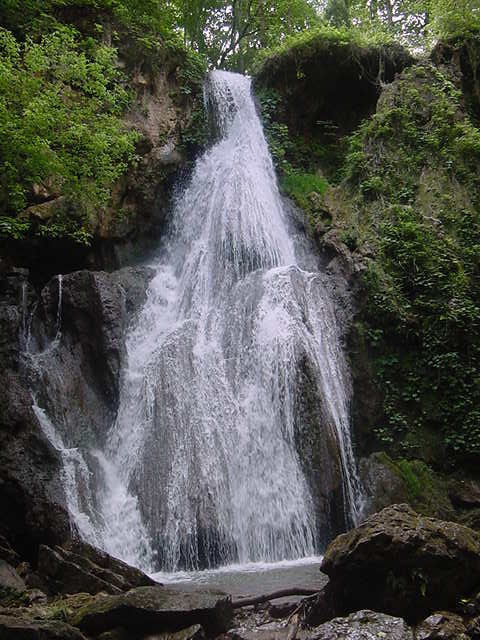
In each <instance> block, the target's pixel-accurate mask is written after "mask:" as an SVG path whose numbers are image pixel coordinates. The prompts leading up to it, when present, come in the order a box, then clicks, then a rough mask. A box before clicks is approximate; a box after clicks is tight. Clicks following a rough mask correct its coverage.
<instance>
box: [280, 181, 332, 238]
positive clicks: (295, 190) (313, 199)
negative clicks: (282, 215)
mask: <svg viewBox="0 0 480 640" xmlns="http://www.w3.org/2000/svg"><path fill="white" fill-rule="evenodd" d="M280 186H281V188H282V190H283V191H284V192H285V193H286V194H287V195H288V196H290V198H292V200H294V201H295V203H296V204H297V205H298V206H299V207H300V208H301V209H303V210H304V211H305V213H306V214H307V215H308V216H309V218H310V221H311V223H312V224H313V225H314V224H315V223H316V213H317V209H318V208H319V207H318V203H317V200H318V196H321V195H323V194H324V193H325V191H326V190H327V188H328V182H327V180H325V178H323V177H322V176H318V175H316V174H313V173H299V172H296V171H292V172H290V173H288V174H287V175H285V176H284V177H283V178H282V180H281V182H280Z"/></svg>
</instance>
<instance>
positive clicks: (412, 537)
mask: <svg viewBox="0 0 480 640" xmlns="http://www.w3.org/2000/svg"><path fill="white" fill-rule="evenodd" d="M321 570H322V572H324V573H326V574H327V575H328V576H329V577H330V582H329V583H328V584H327V586H326V587H325V589H324V592H323V594H322V595H321V596H320V597H319V599H318V601H317V604H316V605H315V606H314V607H313V609H312V613H311V616H310V620H309V622H310V624H312V623H317V624H318V623H319V622H322V621H324V620H328V619H329V618H331V617H333V615H345V614H346V613H349V612H351V611H356V610H359V609H366V608H370V609H374V610H377V611H382V612H385V613H388V614H390V615H395V616H401V617H404V618H405V619H407V620H409V621H420V620H422V619H423V618H425V617H426V616H427V615H429V614H430V613H432V612H433V611H438V610H441V609H445V610H448V609H449V608H452V607H455V606H456V605H457V603H458V602H459V601H460V598H461V597H462V596H464V595H468V594H469V593H471V592H473V591H474V590H475V589H478V587H479V586H480V534H478V533H477V532H475V531H473V530H471V529H468V528H467V527H464V526H462V525H459V524H456V523H453V522H446V521H443V520H437V519H434V518H428V517H425V516H421V515H419V514H418V513H416V512H415V511H413V509H412V508H411V507H409V506H408V505H406V504H404V505H393V506H391V507H387V508H386V509H383V510H382V511H381V512H380V513H377V514H375V515H373V516H371V517H370V518H368V519H367V520H366V521H365V522H363V523H362V524H361V525H360V526H359V527H357V528H356V529H354V530H353V531H350V532H349V533H346V534H343V535H340V536H338V537H337V538H336V539H335V540H334V541H333V542H332V543H331V544H330V546H329V547H328V549H327V551H326V553H325V558H324V560H323V563H322V567H321Z"/></svg>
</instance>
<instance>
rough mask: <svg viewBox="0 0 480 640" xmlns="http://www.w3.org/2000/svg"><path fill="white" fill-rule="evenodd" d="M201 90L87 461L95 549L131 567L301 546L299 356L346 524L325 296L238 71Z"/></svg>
mask: <svg viewBox="0 0 480 640" xmlns="http://www.w3.org/2000/svg"><path fill="white" fill-rule="evenodd" d="M207 95H208V100H209V103H210V107H211V108H212V109H213V110H214V112H215V113H216V119H217V122H218V124H219V129H220V133H221V136H222V137H221V140H220V141H219V142H218V143H217V144H216V145H215V146H214V147H213V148H212V149H211V150H209V151H208V152H207V153H206V154H205V155H204V156H203V157H202V158H201V159H200V160H199V161H198V162H197V165H196V168H195V171H194V174H193V176H192V179H191V182H190V185H189V186H188V187H187V189H186V190H185V192H184V193H183V195H182V197H181V198H180V199H179V201H178V203H177V205H176V208H175V211H174V219H173V229H172V231H171V234H170V237H169V239H168V243H167V246H166V248H165V251H164V253H163V254H162V256H161V258H160V259H159V260H158V262H157V263H156V264H155V268H156V276H155V277H154V279H153V280H152V282H151V284H150V287H149V290H148V298H147V302H146V304H145V306H144V308H143V310H142V312H141V314H140V316H139V318H138V321H137V322H136V324H135V326H134V327H133V328H132V330H131V332H130V335H129V337H128V340H127V351H128V359H129V364H128V369H127V371H126V372H125V376H124V382H123V387H122V390H121V399H120V408H119V413H118V418H117V420H116V423H115V424H114V425H113V427H112V429H111V431H110V434H109V438H108V445H107V448H106V451H105V455H104V456H103V455H102V456H101V457H100V458H99V460H100V461H101V465H102V467H103V469H104V472H105V481H104V486H103V487H102V488H101V490H100V492H99V496H98V502H99V508H100V510H101V512H102V517H103V521H104V531H103V537H104V538H105V531H108V530H111V531H113V530H115V532H116V535H115V536H113V537H112V538H110V539H109V551H110V552H111V553H113V554H114V555H118V556H119V557H123V558H124V559H127V560H128V561H130V562H132V561H133V563H135V564H140V565H145V564H146V563H148V562H149V561H151V560H152V559H153V557H154V555H155V554H154V553H153V551H152V549H155V553H156V554H157V559H156V564H157V566H160V567H162V568H163V569H165V570H170V571H172V570H176V569H178V568H180V567H185V568H188V569H195V568H198V567H200V566H209V565H214V564H217V563H220V564H222V563H223V564H227V563H232V562H252V561H260V560H261V561H268V562H272V561H277V560H283V559H290V558H300V557H304V556H311V555H313V553H314V552H315V544H316V538H317V536H316V522H315V517H314V506H313V498H312V493H311V489H310V487H309V485H308V482H307V480H306V478H305V475H304V472H303V470H302V465H301V462H300V460H299V457H298V454H297V450H296V442H295V439H296V428H297V425H296V420H297V417H296V408H297V405H298V400H299V399H298V397H297V391H296V390H297V386H298V385H297V382H298V371H299V367H300V366H301V363H302V362H303V361H305V360H308V362H309V365H310V368H311V370H312V371H313V375H314V379H315V384H316V385H317V387H318V389H319V391H320V394H321V397H322V399H323V411H324V413H325V419H326V422H328V423H329V424H332V425H333V427H332V428H333V430H334V435H335V438H336V442H337V444H338V449H339V452H340V458H341V460H340V465H341V469H342V474H343V492H344V507H345V510H346V511H347V512H349V515H350V517H351V519H355V510H356V504H357V502H358V482H357V480H356V474H355V466H354V462H353V455H352V449H351V444H350V437H349V415H348V403H349V382H348V377H347V375H346V373H345V372H346V366H345V363H344V358H343V354H342V350H341V348H340V343H339V335H338V330H337V328H336V323H335V317H334V312H333V306H332V303H331V301H330V300H329V296H328V294H327V292H326V290H325V288H324V286H323V284H322V279H321V277H320V276H319V274H317V273H309V272H307V271H304V270H303V269H302V268H301V267H300V266H299V264H298V262H297V258H296V256H295V247H294V243H293V240H292V236H291V234H290V232H289V229H288V223H287V220H286V219H285V214H284V211H283V208H282V203H281V199H280V196H279V193H278V189H277V185H276V179H275V174H274V169H273V166H272V161H271V158H270V155H269V153H268V147H267V144H266V142H265V138H264V136H263V131H262V127H261V123H260V121H259V118H258V116H257V114H256V112H255V107H254V103H253V100H252V97H251V93H250V81H249V79H247V78H245V77H242V76H239V75H235V74H231V73H227V72H220V71H217V72H213V73H212V74H211V75H210V79H209V87H208V91H207ZM59 286H60V283H59ZM60 290H61V289H60V288H59V291H60ZM112 478H115V482H113V483H112V481H111V480H112ZM127 488H128V490H127ZM134 496H136V497H134ZM113 505H114V507H115V508H112V506H113ZM119 514H120V515H119ZM145 531H148V538H146V537H145V535H144V533H145ZM139 532H140V534H139ZM149 541H150V542H149ZM126 550H128V551H127V552H126ZM127 556H128V558H127Z"/></svg>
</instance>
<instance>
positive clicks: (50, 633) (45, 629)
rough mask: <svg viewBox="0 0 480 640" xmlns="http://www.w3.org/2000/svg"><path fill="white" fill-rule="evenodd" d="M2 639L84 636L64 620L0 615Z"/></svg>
mask: <svg viewBox="0 0 480 640" xmlns="http://www.w3.org/2000/svg"><path fill="white" fill-rule="evenodd" d="M0 638H1V639H2V640H85V636H84V635H83V634H82V633H81V632H80V631H79V630H78V629H74V628H73V627H71V626H70V625H68V624H65V623H64V622H58V621H45V620H31V619H27V618H22V617H21V616H4V615H0Z"/></svg>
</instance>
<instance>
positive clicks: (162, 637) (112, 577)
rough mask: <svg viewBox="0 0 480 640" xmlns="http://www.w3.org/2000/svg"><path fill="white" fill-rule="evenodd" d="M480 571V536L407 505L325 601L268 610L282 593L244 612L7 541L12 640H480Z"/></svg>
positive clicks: (6, 616) (0, 594) (333, 578)
mask: <svg viewBox="0 0 480 640" xmlns="http://www.w3.org/2000/svg"><path fill="white" fill-rule="evenodd" d="M22 560H23V561H22ZM479 569H480V534H478V533H477V532H475V531H473V530H471V529H468V528H467V527H463V526H461V525H458V524H455V523H451V522H445V521H442V520H437V519H434V518H427V517H424V516H421V515H419V514H417V513H415V512H414V511H413V510H412V509H411V507H409V506H408V505H403V504H402V505H393V506H391V507H388V508H386V509H384V510H383V511H381V512H380V513H377V514H375V515H373V516H371V517H370V518H368V519H367V520H366V521H365V522H363V523H362V524H361V525H360V526H359V527H357V528H356V529H354V530H353V531H350V532H349V533H346V534H343V535H341V536H338V537H337V538H336V539H335V540H334V541H333V542H332V544H331V545H330V546H329V547H328V549H327V551H326V553H325V558H324V561H323V564H322V571H323V572H324V573H326V574H328V576H329V578H330V581H329V582H328V583H327V585H326V586H325V588H324V589H323V591H321V592H320V593H318V594H314V595H311V596H309V597H307V598H304V599H303V600H298V599H297V600H296V601H295V602H294V603H288V604H282V605H273V604H272V603H271V602H268V599H271V600H274V599H275V598H276V597H278V596H279V592H277V594H276V595H275V596H274V595H271V596H265V595H264V596H261V597H258V598H243V599H242V600H240V601H232V598H231V597H230V596H228V595H227V594H224V593H220V592H216V591H212V590H203V591H190V590H186V589H181V588H179V587H178V586H177V587H176V588H172V587H168V588H167V587H164V586H162V585H161V584H158V583H155V582H154V581H153V580H152V579H151V578H150V577H148V576H146V575H145V574H143V573H142V572H141V571H139V570H137V569H134V568H132V567H129V566H128V565H126V564H125V563H123V562H120V561H119V560H116V559H115V558H112V557H110V556H108V555H107V554H105V553H103V552H102V551H99V550H98V549H95V548H94V547H91V546H90V545H87V544H85V543H81V542H78V541H75V540H69V541H68V542H67V543H65V544H64V545H62V546H55V547H54V548H52V547H48V546H47V545H42V546H40V547H39V550H38V557H37V561H36V563H35V564H33V565H31V564H30V563H28V562H26V561H25V560H24V559H22V557H21V555H20V554H19V553H18V551H17V550H16V549H12V547H11V546H10V545H9V542H8V540H6V539H5V538H1V539H0V638H1V639H2V640H153V639H155V640H168V639H170V640H200V639H205V638H214V637H215V638H222V639H223V640H345V639H348V640H378V638H388V639H389V640H435V639H439V638H442V639H443V640H476V639H478V638H480V592H479V591H480V577H479V576H480V571H479ZM300 591H302V590H300ZM265 600H267V602H265ZM247 601H248V602H247ZM260 603H261V604H260ZM247 605H248V606H247Z"/></svg>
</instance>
